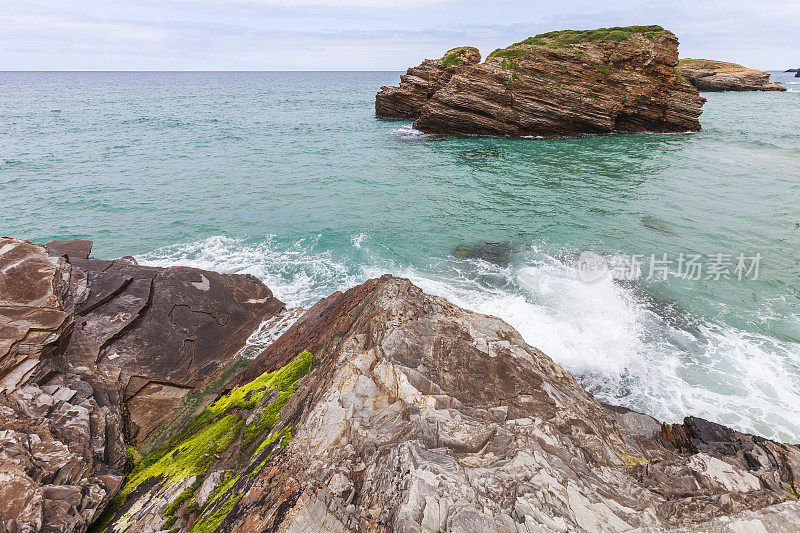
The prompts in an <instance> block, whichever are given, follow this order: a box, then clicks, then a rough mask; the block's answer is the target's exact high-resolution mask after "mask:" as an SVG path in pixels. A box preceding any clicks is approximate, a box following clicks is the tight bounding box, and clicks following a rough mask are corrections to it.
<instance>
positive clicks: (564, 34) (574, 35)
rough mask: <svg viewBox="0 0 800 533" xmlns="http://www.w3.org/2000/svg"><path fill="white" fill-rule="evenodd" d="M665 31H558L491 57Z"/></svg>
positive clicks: (630, 28)
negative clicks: (529, 48)
mask: <svg viewBox="0 0 800 533" xmlns="http://www.w3.org/2000/svg"><path fill="white" fill-rule="evenodd" d="M663 31H665V30H664V28H662V27H661V26H655V25H653V26H614V27H612V28H597V29H594V30H557V31H550V32H547V33H540V34H538V35H535V36H533V37H528V38H527V39H524V40H522V41H520V42H518V43H514V44H512V45H511V46H509V47H507V48H498V49H497V50H495V51H494V52H492V53H491V54H489V57H502V54H503V53H508V52H509V51H511V53H513V54H516V57H520V56H521V55H524V53H525V52H524V50H520V49H518V48H515V47H517V46H523V45H538V46H550V47H556V48H558V47H562V46H568V45H571V44H578V43H593V42H595V41H618V42H622V41H627V40H628V39H630V38H631V36H633V35H635V34H637V33H641V34H645V35H655V34H657V33H661V32H663Z"/></svg>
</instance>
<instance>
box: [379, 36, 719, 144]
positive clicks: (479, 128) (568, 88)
mask: <svg viewBox="0 0 800 533" xmlns="http://www.w3.org/2000/svg"><path fill="white" fill-rule="evenodd" d="M423 65H425V63H423ZM677 65H678V39H677V38H676V37H675V35H674V34H672V32H669V31H667V30H664V29H663V28H661V27H660V26H630V27H625V28H601V29H599V30H585V31H575V30H564V31H557V32H550V33H545V34H540V35H537V36H535V37H531V38H528V39H525V40H524V41H521V42H519V43H516V44H513V45H511V46H509V47H508V48H504V49H498V50H495V51H494V52H492V53H491V54H490V55H489V57H487V58H486V60H485V61H484V62H483V63H475V64H473V63H471V64H469V65H467V66H465V67H464V68H460V69H459V70H458V71H457V72H454V73H453V74H452V75H451V76H450V77H449V80H448V81H447V83H446V84H444V85H443V86H442V87H441V88H440V89H437V90H436V91H435V92H433V93H432V94H431V92H430V91H428V92H427V93H426V92H425V91H422V90H417V89H414V85H413V84H409V85H408V88H406V89H403V83H401V85H400V88H399V89H398V88H394V89H392V88H389V89H387V88H383V89H382V90H381V92H380V93H378V96H376V108H377V107H382V106H385V104H384V103H383V102H385V101H386V99H387V97H388V96H391V98H392V104H391V108H393V109H400V108H402V107H403V106H404V105H405V106H406V108H408V109H409V110H412V111H413V112H409V113H407V114H406V115H405V116H406V117H412V116H415V114H416V113H417V111H416V110H417V109H420V103H421V101H422V99H423V97H424V96H425V95H426V94H427V95H428V101H427V102H426V103H425V104H424V105H422V107H421V109H420V111H419V112H418V114H419V118H417V120H416V121H415V122H414V128H416V129H418V130H421V131H423V132H427V133H445V134H457V135H465V134H480V135H510V136H560V135H579V134H586V133H610V132H614V131H621V132H644V131H647V132H685V131H697V130H699V129H700V122H699V120H698V117H699V116H700V114H701V113H702V105H703V103H704V102H705V99H704V98H702V97H700V96H699V95H698V93H697V89H695V88H694V87H693V86H692V85H691V84H689V83H688V82H686V81H684V80H683V79H681V78H680V77H679V76H678V75H677V74H676V70H675V68H676V67H677ZM409 72H410V71H409ZM379 102H381V103H380V104H379ZM379 114H380V113H379Z"/></svg>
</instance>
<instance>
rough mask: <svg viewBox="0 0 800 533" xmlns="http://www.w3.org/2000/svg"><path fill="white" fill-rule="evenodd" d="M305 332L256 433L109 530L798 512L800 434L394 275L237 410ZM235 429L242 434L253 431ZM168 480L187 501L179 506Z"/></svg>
mask: <svg viewBox="0 0 800 533" xmlns="http://www.w3.org/2000/svg"><path fill="white" fill-rule="evenodd" d="M304 342H305V343H306V346H308V347H309V348H310V349H312V351H313V353H314V356H313V363H312V365H311V367H310V370H309V372H308V374H307V375H305V376H304V377H302V378H301V379H300V380H299V381H298V382H296V383H295V387H296V390H294V391H293V393H292V395H291V398H290V399H289V400H288V401H287V402H286V403H285V405H284V406H283V407H282V408H281V411H280V415H279V421H278V422H275V423H274V424H271V425H270V426H269V428H270V429H265V430H264V431H263V433H262V434H261V435H260V436H259V437H258V438H259V439H260V442H261V443H262V444H257V445H256V446H257V449H256V450H255V451H253V452H250V451H248V452H247V453H245V454H244V455H243V454H242V450H243V449H244V450H246V448H243V447H239V448H237V446H238V445H237V444H232V448H235V449H237V450H238V451H237V452H235V453H233V452H228V453H227V454H226V453H222V454H217V456H215V457H216V459H213V463H214V464H213V465H212V466H210V467H209V468H208V469H207V472H208V473H206V474H205V475H204V476H203V475H198V476H197V477H196V478H193V479H192V480H191V481H190V478H185V480H184V481H183V483H175V484H173V485H169V484H165V483H164V482H163V479H159V480H157V481H156V482H155V485H153V486H155V487H157V488H155V489H154V488H152V487H153V486H150V487H149V488H148V489H147V492H146V493H144V492H141V493H139V494H137V495H135V496H133V497H131V498H129V499H128V500H126V503H125V504H124V505H123V507H121V508H120V512H119V514H118V515H117V516H116V518H115V519H114V520H113V521H112V522H110V523H109V524H108V528H109V529H108V530H109V531H111V530H112V528H113V530H115V531H130V532H132V531H157V530H158V529H159V528H162V529H163V528H166V527H177V528H179V530H180V531H206V530H208V531H211V530H214V531H227V532H250V531H285V532H304V531H309V530H320V531H341V532H344V531H454V532H474V531H482V532H484V531H498V532H509V533H510V532H527V531H626V530H630V529H636V528H642V529H645V530H647V531H665V530H687V531H688V530H707V531H717V530H721V528H722V527H730V528H732V529H731V530H737V529H736V528H740V529H741V528H758V527H764V528H765V530H767V531H770V530H772V531H782V530H787V528H790V527H791V526H792V524H794V523H796V522H797V520H800V503H798V502H797V501H796V493H795V485H794V483H795V481H794V479H795V476H796V475H797V474H798V473H800V462H798V461H799V460H800V449H798V448H797V447H795V446H787V445H782V444H777V443H774V442H771V441H766V440H764V439H757V438H754V437H752V436H748V435H742V434H740V433H737V432H735V431H732V430H729V429H727V428H724V427H722V426H719V425H717V424H712V423H710V422H707V421H704V420H700V419H694V418H689V419H687V420H686V422H685V423H684V424H680V425H662V424H659V423H658V422H657V421H655V420H654V419H652V418H651V417H648V416H646V415H643V414H639V413H635V412H632V411H629V410H626V409H621V408H614V407H609V406H605V405H602V404H600V403H598V402H597V401H596V400H595V399H594V398H593V397H592V396H591V395H590V394H588V393H587V392H585V391H584V390H583V389H581V387H580V386H579V385H578V383H577V382H576V381H575V380H574V379H573V377H572V376H571V375H569V374H568V373H567V372H565V371H564V370H563V369H561V368H560V367H559V366H557V365H556V364H554V363H553V362H552V361H551V360H550V359H549V358H548V357H547V356H546V355H544V354H543V353H542V352H540V351H538V350H536V349H535V348H533V347H531V346H529V345H528V344H526V343H525V342H524V340H523V339H522V338H521V337H520V335H519V334H518V333H517V332H516V331H515V330H514V329H513V328H511V327H510V326H509V325H508V324H506V323H505V322H503V321H502V320H500V319H497V318H494V317H490V316H485V315H480V314H477V313H472V312H469V311H466V310H464V309H460V308H458V307H456V306H454V305H452V304H450V303H449V302H447V301H446V300H444V299H442V298H436V297H432V296H428V295H426V294H424V293H423V292H422V291H421V290H420V289H418V288H417V287H415V286H414V285H412V284H411V283H410V282H409V281H407V280H403V279H398V278H393V277H391V276H384V277H382V278H380V279H374V280H370V281H368V282H366V283H365V284H364V285H361V286H359V287H355V288H353V289H351V290H349V291H347V292H345V293H343V294H340V293H337V294H334V295H332V296H331V297H329V298H326V299H325V300H322V301H321V302H320V303H319V304H317V305H316V306H314V307H313V308H312V309H311V310H309V312H308V313H307V314H306V315H305V316H304V317H303V318H301V319H300V320H299V321H298V322H297V323H296V324H295V325H294V326H293V327H292V328H291V329H290V330H288V331H287V332H286V333H285V334H284V335H283V336H282V337H281V338H279V339H278V340H277V341H276V342H275V343H274V344H273V345H272V346H270V347H269V348H268V349H267V350H266V351H265V352H264V353H263V354H262V355H261V356H259V357H258V358H256V359H255V360H254V361H253V362H252V363H251V364H250V366H249V367H248V369H247V370H246V371H244V372H243V373H242V374H241V377H240V384H239V385H238V386H237V387H236V388H234V389H232V390H231V392H230V394H229V395H228V396H225V397H223V398H222V399H221V400H220V402H221V403H222V404H224V405H231V404H232V402H235V399H236V398H240V397H242V393H241V392H240V391H241V390H243V388H244V389H248V390H251V391H252V390H258V391H262V392H260V393H259V394H260V395H259V396H258V397H257V398H255V399H254V400H253V401H252V402H251V405H248V406H244V408H243V409H242V410H240V411H239V414H240V416H241V417H242V418H243V419H245V420H248V421H249V420H251V419H252V417H253V415H252V412H253V411H251V409H252V407H253V405H255V404H259V405H264V404H265V402H269V401H273V400H271V399H270V398H274V397H275V396H274V395H271V394H270V393H269V389H268V386H261V385H258V383H259V382H263V380H264V376H269V375H271V374H269V372H276V371H277V372H285V371H286V370H285V369H287V368H292V367H293V365H296V364H297V363H296V361H297V358H296V354H297V353H298V350H300V349H301V348H300V347H301V346H302V345H303V343H304ZM301 355H302V354H301ZM265 372H266V373H267V374H265ZM254 376H255V377H254ZM259 376H260V377H259ZM258 398H262V399H258ZM264 399H266V400H264ZM246 427H247V426H245V428H246ZM234 431H235V432H237V436H235V437H232V438H231V439H230V441H231V442H233V443H237V442H239V441H240V440H241V439H243V438H244V435H245V433H246V431H245V429H241V430H240V429H236V430H234ZM226 442H228V440H227V439H226ZM265 443H266V444H265ZM248 455H249V459H247V460H245V461H242V458H243V457H247V456H248ZM178 457H180V454H179V455H178ZM234 458H235V459H234ZM145 461H148V458H146V459H145ZM223 472H224V473H223ZM225 479H227V481H223V480H225ZM190 483H191V484H190ZM214 485H215V486H216V487H217V488H216V489H211V488H210V487H211V486H214ZM165 487H171V488H170V489H169V490H170V491H171V492H167V491H166V489H165ZM192 487H194V488H192ZM204 487H205V489H203V488H204ZM186 490H189V491H190V494H192V496H191V498H190V497H186V498H182V497H179V496H177V495H178V494H179V493H181V494H183V493H184V492H185V491H186ZM209 490H211V493H212V494H213V495H214V496H212V498H213V502H214V503H212V504H211V505H209V504H208V503H205V508H204V507H203V506H202V505H201V502H207V501H208V497H207V496H206V494H207V493H208V492H209ZM165 494H172V498H173V501H175V502H180V503H179V504H178V505H177V506H176V507H174V508H172V509H167V508H166V507H165V505H166V502H167V499H166V498H165V496H164V495H165ZM192 498H194V499H192ZM198 499H199V501H198ZM192 502H196V503H195V504H193V503H192ZM153 509H156V510H159V509H163V511H159V512H161V513H162V514H161V518H160V519H156V518H154V517H153V512H152V510H153ZM167 511H169V512H167ZM170 513H171V514H170ZM173 517H177V518H176V519H175V520H173V519H172V518H173ZM211 520H213V523H211V522H209V521H211ZM198 524H199V525H198ZM208 524H211V525H212V526H213V527H209V529H204V528H205V527H206V526H207V525H208ZM781 528H783V529H781Z"/></svg>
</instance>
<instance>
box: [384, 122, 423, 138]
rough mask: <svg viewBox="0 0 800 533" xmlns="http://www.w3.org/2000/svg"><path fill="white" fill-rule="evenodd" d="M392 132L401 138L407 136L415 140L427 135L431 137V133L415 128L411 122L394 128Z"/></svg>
mask: <svg viewBox="0 0 800 533" xmlns="http://www.w3.org/2000/svg"><path fill="white" fill-rule="evenodd" d="M392 133H394V134H395V135H397V136H398V137H400V138H401V139H402V138H406V139H411V140H415V139H424V138H426V137H430V134H429V133H424V132H421V131H419V130H415V129H414V128H413V126H412V125H411V124H404V125H403V126H400V127H399V128H396V129H393V130H392Z"/></svg>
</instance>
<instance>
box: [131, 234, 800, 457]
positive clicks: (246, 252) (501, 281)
mask: <svg viewBox="0 0 800 533" xmlns="http://www.w3.org/2000/svg"><path fill="white" fill-rule="evenodd" d="M350 243H351V250H353V253H354V255H352V256H350V257H348V258H344V259H336V258H335V257H334V255H333V253H332V252H331V251H330V250H325V249H321V248H320V247H319V246H318V244H319V238H318V237H314V238H308V239H301V240H299V241H296V242H292V243H281V242H278V241H277V240H276V239H274V238H268V239H267V240H265V241H263V242H259V243H246V242H244V241H242V240H239V239H231V238H227V237H211V238H209V239H206V240H203V241H199V242H196V243H191V244H185V245H175V246H170V247H167V248H162V249H159V250H156V251H154V252H152V253H149V254H146V255H144V256H142V257H140V258H139V259H140V260H141V262H142V263H145V264H151V265H162V266H167V265H177V264H182V265H189V266H194V267H198V268H205V269H210V270H217V271H221V272H237V273H249V274H253V275H255V276H257V277H259V278H260V279H262V280H263V281H264V282H265V283H266V284H267V285H268V286H270V288H271V289H272V290H273V292H274V293H275V295H276V296H277V297H278V298H280V299H282V300H284V301H285V302H287V303H288V304H289V305H290V306H297V305H304V306H308V305H310V304H313V303H314V302H315V301H316V300H318V299H320V298H323V297H325V296H328V295H329V294H330V293H331V292H333V291H335V290H344V289H347V288H349V287H351V286H354V285H356V284H358V283H360V282H362V281H364V280H366V279H369V278H371V277H376V276H379V275H381V274H383V273H385V272H391V273H394V274H396V275H399V276H403V277H407V278H409V279H410V280H411V281H412V282H414V283H415V284H417V285H418V286H420V287H421V288H422V289H423V290H425V291H426V292H427V293H429V294H434V295H438V296H443V297H445V298H447V299H448V300H450V301H451V302H453V303H455V304H456V305H459V306H462V307H465V308H467V309H471V310H474V311H478V312H481V313H486V314H491V315H495V316H499V317H500V318H502V319H504V320H506V321H507V322H508V323H509V324H511V325H512V326H514V327H515V328H516V329H517V330H518V331H519V332H520V333H521V334H522V336H523V337H524V338H525V340H526V341H527V342H528V343H530V344H531V345H533V346H536V347H537V348H539V349H541V350H542V351H544V352H545V353H546V354H548V355H549V356H550V357H552V358H553V359H554V360H555V361H556V362H557V363H559V364H561V365H562V366H564V367H565V368H566V369H567V370H569V371H570V372H572V373H573V374H574V375H575V376H576V377H577V379H578V380H579V381H580V382H581V384H582V385H583V386H584V387H585V388H587V389H588V390H589V391H591V392H592V393H593V394H595V395H596V396H597V397H598V399H600V400H601V401H605V402H608V403H612V404H616V405H624V406H626V407H630V408H633V409H636V410H639V411H643V412H646V413H648V414H651V415H653V416H655V417H657V418H658V419H660V420H666V421H672V422H675V421H679V420H680V419H682V417H683V416H686V415H689V414H691V415H696V416H701V417H704V418H708V419H710V420H713V421H717V422H720V423H724V424H727V425H730V426H732V427H734V428H736V429H739V430H743V431H747V432H753V433H757V434H759V435H762V436H765V437H770V438H776V439H779V440H783V441H793V442H796V441H798V440H800V412H798V410H797V409H796V406H797V405H800V393H798V391H800V382H798V376H800V368H798V363H797V361H800V345H797V344H791V343H780V342H778V341H776V340H774V339H771V338H768V337H764V336H761V335H757V334H753V333H747V332H743V331H740V330H737V329H736V328H733V327H731V326H727V325H719V324H710V323H707V322H703V321H696V320H691V321H684V322H691V323H692V324H693V327H692V328H691V331H690V330H686V329H681V328H680V327H679V326H676V325H674V324H675V323H676V321H671V320H669V319H668V317H664V316H659V315H658V314H657V313H656V312H654V311H653V310H652V309H651V306H649V305H648V302H647V301H646V299H645V298H643V297H642V296H641V294H640V291H636V290H635V288H634V287H633V286H631V285H622V284H620V283H618V282H615V281H612V280H610V279H602V280H599V281H597V282H594V283H585V282H583V281H580V280H579V279H578V277H577V275H576V271H575V268H574V265H573V264H572V263H571V262H570V261H568V260H560V259H557V258H555V257H553V256H552V255H549V254H548V253H546V252H545V251H542V250H539V249H536V248H533V249H532V250H530V251H529V252H525V253H522V254H521V255H520V256H519V257H517V258H516V260H515V261H513V262H512V264H511V265H509V266H507V267H501V266H498V265H495V264H491V263H487V262H485V261H480V260H468V261H461V260H456V259H453V258H445V259H439V260H435V261H432V262H431V264H430V265H425V266H420V265H399V264H397V263H396V262H395V261H393V260H389V259H386V258H384V257H382V256H380V255H379V254H375V253H373V251H372V250H371V249H370V244H372V243H370V241H369V236H368V235H364V234H356V235H353V236H351V240H350ZM362 252H366V255H360V256H359V257H361V259H358V258H357V257H356V255H355V254H356V253H358V254H361V253H362ZM364 257H366V259H364ZM295 319H296V316H294V317H293V318H290V319H286V320H283V321H282V323H281V324H280V325H276V324H265V325H264V326H263V328H262V330H261V331H259V332H257V333H256V334H254V336H253V338H252V340H253V345H254V346H255V347H256V348H258V349H263V348H264V347H265V346H266V345H268V344H269V343H270V342H272V340H274V339H275V338H277V335H278V334H279V333H281V332H282V331H284V330H285V328H287V327H288V326H289V325H290V324H291V323H293V321H294V320H295ZM681 323H682V322H681ZM278 326H280V327H278ZM251 351H252V350H251Z"/></svg>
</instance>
